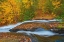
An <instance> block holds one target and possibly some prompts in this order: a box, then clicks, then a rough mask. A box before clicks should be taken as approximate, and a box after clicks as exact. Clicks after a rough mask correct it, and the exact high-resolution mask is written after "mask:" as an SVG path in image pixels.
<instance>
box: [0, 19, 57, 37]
mask: <svg viewBox="0 0 64 42" xmlns="http://www.w3.org/2000/svg"><path fill="white" fill-rule="evenodd" d="M51 21H56V20H55V19H54V20H29V21H24V22H19V23H17V24H14V25H8V26H3V27H0V32H10V31H9V30H10V29H12V28H14V27H16V26H18V25H20V24H23V23H27V22H51ZM17 33H26V34H28V35H30V34H36V35H41V36H53V35H55V33H53V32H51V31H48V30H43V29H38V30H35V31H33V32H32V31H18V32H17Z"/></svg>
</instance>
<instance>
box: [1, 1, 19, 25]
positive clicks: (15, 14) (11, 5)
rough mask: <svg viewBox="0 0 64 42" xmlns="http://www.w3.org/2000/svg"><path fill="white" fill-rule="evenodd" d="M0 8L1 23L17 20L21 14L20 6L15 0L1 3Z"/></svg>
mask: <svg viewBox="0 0 64 42" xmlns="http://www.w3.org/2000/svg"><path fill="white" fill-rule="evenodd" d="M0 8H2V10H1V11H0V19H2V20H1V22H0V24H5V23H6V24H10V23H13V22H16V21H17V20H18V18H19V15H20V7H19V6H18V5H17V4H16V2H15V0H7V1H4V2H2V3H1V5H0Z"/></svg>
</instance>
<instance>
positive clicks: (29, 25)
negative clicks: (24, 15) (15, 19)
mask: <svg viewBox="0 0 64 42" xmlns="http://www.w3.org/2000/svg"><path fill="white" fill-rule="evenodd" d="M37 28H44V29H48V28H49V27H48V26H47V24H46V23H37V22H30V23H24V24H21V25H19V26H16V27H15V28H13V29H10V30H9V31H10V32H16V31H19V30H25V31H34V30H36V29H37Z"/></svg>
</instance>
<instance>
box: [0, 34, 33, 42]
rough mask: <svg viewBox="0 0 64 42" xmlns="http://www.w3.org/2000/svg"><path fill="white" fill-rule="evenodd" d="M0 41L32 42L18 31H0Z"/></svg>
mask: <svg viewBox="0 0 64 42" xmlns="http://www.w3.org/2000/svg"><path fill="white" fill-rule="evenodd" d="M0 42H32V41H31V39H30V38H29V37H28V36H26V35H23V34H20V33H0Z"/></svg>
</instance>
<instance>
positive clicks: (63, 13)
mask: <svg viewBox="0 0 64 42" xmlns="http://www.w3.org/2000/svg"><path fill="white" fill-rule="evenodd" d="M63 9H64V0H0V25H7V24H13V23H17V22H22V21H26V20H34V19H36V20H37V19H41V20H43V19H45V20H50V19H61V20H62V22H63V21H64V10H63Z"/></svg>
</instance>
